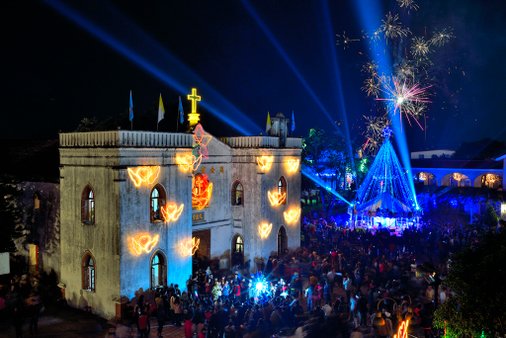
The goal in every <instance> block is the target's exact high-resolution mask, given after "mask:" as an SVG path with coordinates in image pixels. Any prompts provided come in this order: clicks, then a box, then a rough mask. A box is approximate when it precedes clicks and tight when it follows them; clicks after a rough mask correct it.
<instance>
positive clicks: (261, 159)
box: [257, 155, 274, 173]
mask: <svg viewBox="0 0 506 338" xmlns="http://www.w3.org/2000/svg"><path fill="white" fill-rule="evenodd" d="M272 162H274V156H266V155H262V156H257V164H258V166H259V167H260V170H261V171H262V172H264V173H266V172H268V171H269V170H271V167H272Z"/></svg>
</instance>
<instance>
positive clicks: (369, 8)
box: [354, 0, 419, 208]
mask: <svg viewBox="0 0 506 338" xmlns="http://www.w3.org/2000/svg"><path fill="white" fill-rule="evenodd" d="M354 4H355V6H356V10H357V12H358V14H359V19H360V21H361V23H362V25H363V26H364V27H365V30H366V32H368V33H371V32H375V31H376V30H377V29H378V27H380V25H381V13H382V12H381V9H380V7H379V4H380V2H378V1H376V0H356V1H354ZM369 45H370V46H371V51H370V55H369V56H370V58H371V59H372V60H374V61H375V63H376V64H377V65H378V70H379V73H380V74H385V75H389V76H392V75H393V68H392V60H391V59H390V56H389V55H388V53H385V51H384V50H383V49H382V47H381V46H380V44H379V43H371V44H369ZM387 111H388V115H389V117H390V121H391V122H392V128H393V131H394V135H395V140H396V143H397V146H398V147H399V154H400V158H401V163H402V165H403V166H404V168H405V169H406V170H407V172H408V176H409V177H413V173H412V170H411V162H410V156H409V149H408V143H407V141H406V135H405V134H404V132H403V131H402V122H401V121H399V120H398V118H396V117H395V116H394V110H393V109H391V108H389V107H387ZM408 185H409V190H410V192H411V194H412V197H413V200H414V202H415V206H416V207H417V208H418V207H419V206H418V201H417V199H416V191H415V183H414V182H413V180H412V179H410V180H408Z"/></svg>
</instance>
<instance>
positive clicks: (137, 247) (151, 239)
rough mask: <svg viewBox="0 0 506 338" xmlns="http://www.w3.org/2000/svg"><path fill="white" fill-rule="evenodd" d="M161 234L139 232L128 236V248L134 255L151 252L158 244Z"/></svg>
mask: <svg viewBox="0 0 506 338" xmlns="http://www.w3.org/2000/svg"><path fill="white" fill-rule="evenodd" d="M159 239H160V235H158V234H156V235H154V236H151V234H150V233H145V232H143V233H138V234H135V235H133V236H128V238H127V240H128V249H129V250H130V253H131V254H132V255H134V256H140V255H142V254H147V253H150V252H151V251H152V250H153V248H154V247H155V246H156V245H157V244H158V240H159Z"/></svg>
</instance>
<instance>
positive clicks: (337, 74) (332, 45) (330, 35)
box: [322, 0, 356, 172]
mask: <svg viewBox="0 0 506 338" xmlns="http://www.w3.org/2000/svg"><path fill="white" fill-rule="evenodd" d="M329 13H330V10H329V6H328V3H327V0H323V1H322V14H323V17H324V23H325V27H326V28H327V41H328V43H329V50H330V54H331V57H332V60H333V62H332V70H333V71H334V81H335V85H336V92H337V98H338V99H337V104H338V105H339V107H340V109H339V111H340V112H341V115H342V117H343V124H344V132H345V135H344V139H345V142H346V149H347V150H348V156H349V158H350V161H351V169H352V171H353V172H355V171H356V168H355V159H354V158H355V157H354V156H353V148H352V146H351V136H350V128H349V125H348V112H347V110H346V101H345V98H344V94H343V86H342V81H341V70H340V68H339V65H338V62H339V61H338V58H337V53H336V42H335V38H334V36H335V35H334V28H333V26H332V20H331V19H330V14H329Z"/></svg>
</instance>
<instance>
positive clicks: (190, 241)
mask: <svg viewBox="0 0 506 338" xmlns="http://www.w3.org/2000/svg"><path fill="white" fill-rule="evenodd" d="M177 246H178V251H179V254H180V255H181V257H188V256H193V255H194V254H195V252H197V250H198V249H199V246H200V238H198V237H192V238H186V239H182V240H181V241H179V243H178V245H177Z"/></svg>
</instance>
